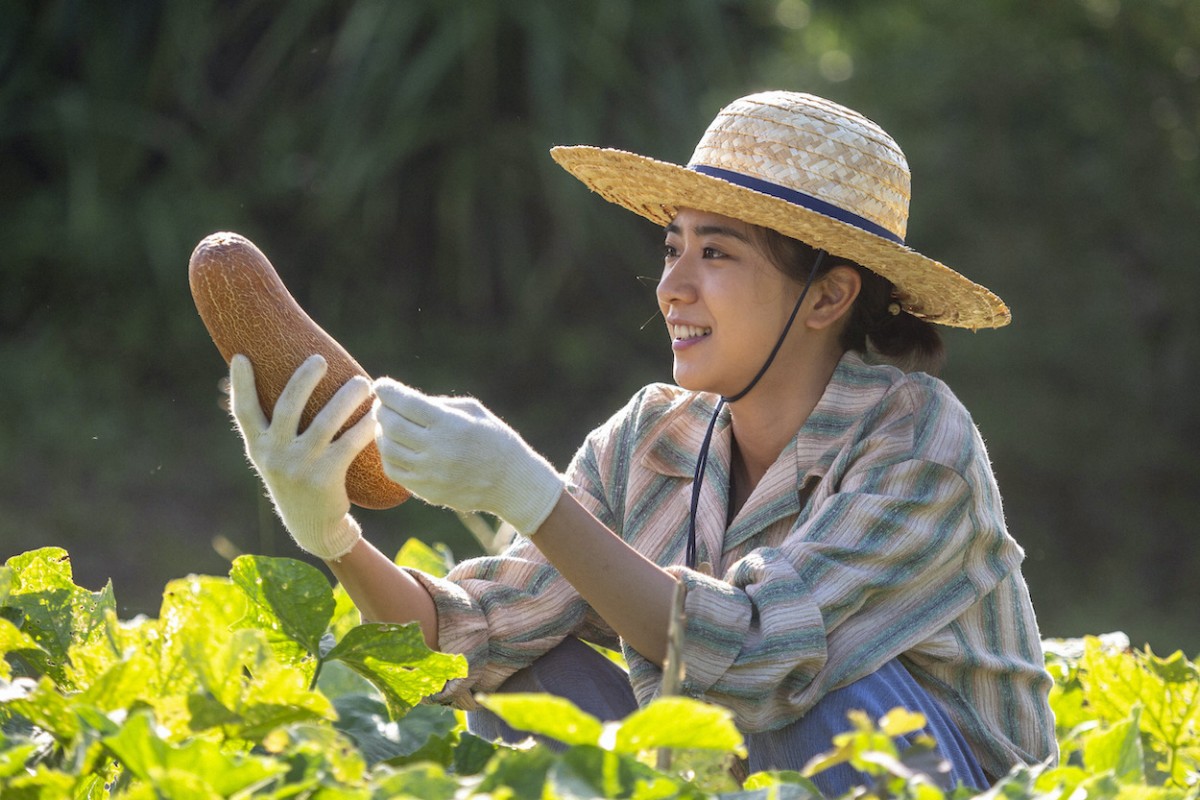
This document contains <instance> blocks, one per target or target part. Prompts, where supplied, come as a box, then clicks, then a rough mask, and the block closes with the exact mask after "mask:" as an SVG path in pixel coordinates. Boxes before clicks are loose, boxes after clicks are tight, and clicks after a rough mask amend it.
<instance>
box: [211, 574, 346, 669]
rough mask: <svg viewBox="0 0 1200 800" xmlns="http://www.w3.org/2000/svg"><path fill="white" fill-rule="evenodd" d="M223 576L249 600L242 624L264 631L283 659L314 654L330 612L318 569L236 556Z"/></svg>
mask: <svg viewBox="0 0 1200 800" xmlns="http://www.w3.org/2000/svg"><path fill="white" fill-rule="evenodd" d="M229 575H230V578H231V579H232V580H233V582H234V584H235V585H236V586H238V587H239V588H240V589H241V590H242V591H243V592H245V593H246V597H247V598H248V599H249V601H250V602H249V603H248V604H247V608H246V616H245V619H244V620H243V621H242V622H243V624H250V625H253V626H255V627H257V628H260V629H262V630H264V631H267V632H268V633H269V634H270V635H271V641H272V645H273V646H276V645H280V646H277V647H276V650H277V652H279V654H280V656H281V657H282V658H284V659H285V660H289V661H300V660H301V659H302V658H304V657H305V656H307V655H312V656H314V657H315V656H317V655H318V652H319V650H320V644H321V635H322V634H324V633H325V630H326V628H328V627H329V622H330V620H332V619H333V612H334V600H333V589H332V588H330V586H329V581H328V580H327V579H326V578H325V576H324V575H323V574H321V572H320V570H318V569H316V568H315V567H312V566H310V565H308V564H305V563H304V562H303V561H297V560H295V559H291V558H267V557H265V556H239V557H238V558H237V559H235V560H234V562H233V567H232V568H231V569H230V571H229ZM289 643H291V646H288V644H289Z"/></svg>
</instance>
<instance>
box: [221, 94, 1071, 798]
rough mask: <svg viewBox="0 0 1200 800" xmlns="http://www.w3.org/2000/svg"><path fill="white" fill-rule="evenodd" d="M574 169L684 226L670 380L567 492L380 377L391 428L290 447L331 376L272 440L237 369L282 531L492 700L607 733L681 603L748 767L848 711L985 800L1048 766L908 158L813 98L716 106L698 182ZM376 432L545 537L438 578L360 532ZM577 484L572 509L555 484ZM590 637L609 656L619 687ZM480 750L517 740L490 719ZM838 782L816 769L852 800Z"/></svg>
mask: <svg viewBox="0 0 1200 800" xmlns="http://www.w3.org/2000/svg"><path fill="white" fill-rule="evenodd" d="M553 155H554V157H555V159H556V160H557V161H558V162H559V163H560V164H562V166H564V167H565V168H566V169H567V170H569V171H570V172H571V173H572V174H574V175H575V176H576V177H578V178H579V179H580V180H582V181H583V182H584V183H585V184H587V185H588V186H589V187H591V188H592V189H593V190H595V191H597V192H599V193H600V194H601V195H602V196H604V197H605V198H606V199H608V200H610V201H612V202H616V203H619V204H621V205H623V206H625V207H627V208H629V209H631V210H633V211H635V212H636V213H639V214H641V215H642V216H645V217H647V218H649V219H651V220H653V221H655V222H657V223H659V224H661V225H664V226H665V247H664V262H663V271H662V278H661V280H660V282H659V284H658V289H657V296H658V303H659V307H660V310H661V311H662V315H663V318H664V320H665V321H666V325H667V332H668V336H669V337H670V341H671V347H672V351H673V354H674V378H675V381H676V383H677V386H667V385H652V386H648V387H646V388H645V389H643V390H641V391H640V392H639V393H638V394H636V395H635V396H634V397H633V399H632V400H631V401H630V402H629V403H628V404H627V405H626V407H625V408H624V409H622V410H621V411H619V412H618V413H617V414H616V415H615V416H613V418H612V419H611V420H610V421H609V422H608V423H606V424H605V425H604V426H602V427H601V428H599V429H598V430H596V431H595V432H593V433H592V434H591V435H590V436H589V437H588V438H587V440H586V442H585V443H584V445H583V446H582V448H581V449H580V450H579V452H578V453H577V455H576V456H575V458H574V460H573V462H572V464H571V466H570V468H569V469H568V470H567V472H566V475H565V477H564V476H560V475H559V474H558V473H557V472H556V470H555V469H554V468H553V467H552V466H551V465H550V464H549V463H547V462H546V460H545V459H543V458H542V457H540V456H539V455H537V454H536V453H534V452H533V451H532V450H531V449H530V448H529V447H528V446H527V445H526V444H525V443H524V442H523V441H522V440H521V438H520V437H519V436H518V435H517V434H516V433H515V432H514V431H513V430H512V429H511V428H509V427H508V426H507V425H505V424H504V423H503V422H502V421H500V420H499V419H497V418H496V417H495V416H494V415H492V414H491V413H490V412H489V411H488V410H487V409H486V408H484V407H483V406H482V405H480V404H479V403H478V402H477V401H475V400H471V399H461V398H446V397H430V396H427V395H424V394H422V393H420V392H418V391H417V390H415V389H413V388H411V387H408V386H405V385H403V384H400V383H398V382H396V381H393V380H390V379H386V378H385V379H381V380H379V381H376V383H375V386H374V390H375V392H376V395H377V397H378V402H377V406H376V414H375V419H374V421H372V420H371V419H370V418H364V420H363V421H361V422H360V423H358V424H357V425H356V426H355V427H353V428H352V429H351V430H350V431H348V432H347V433H346V434H344V435H343V436H342V437H341V438H340V439H338V440H337V441H335V442H333V443H332V444H330V443H329V442H330V439H331V438H332V436H333V433H334V431H336V430H338V428H339V427H340V426H341V424H342V422H343V421H344V420H345V419H346V418H347V417H348V415H349V414H350V412H351V411H352V410H353V409H354V408H356V407H357V406H358V405H359V403H361V402H362V401H363V400H364V399H365V398H366V397H367V396H368V394H369V392H370V389H371V387H370V386H368V385H367V382H366V381H365V379H358V380H354V381H351V382H349V383H348V384H347V385H346V386H345V387H343V388H342V390H341V391H339V392H338V394H337V395H335V397H334V398H333V399H332V400H331V401H330V403H329V404H328V405H327V406H326V408H325V409H324V410H323V411H322V412H321V413H320V414H319V415H318V418H317V420H315V421H314V422H313V424H312V425H311V426H310V427H309V429H308V430H307V431H306V432H305V433H304V434H303V435H301V436H299V437H297V436H296V434H295V431H296V423H297V420H298V418H299V410H300V409H301V408H302V407H303V406H304V404H305V401H306V400H307V398H308V396H309V394H310V393H311V391H312V389H313V387H314V386H315V385H316V383H317V382H318V381H319V380H320V377H321V375H322V374H323V372H324V366H323V363H322V362H321V360H320V359H319V358H314V359H310V360H309V361H308V362H306V363H305V364H304V365H303V366H302V367H301V368H300V369H299V370H298V371H297V373H296V375H295V376H294V378H293V380H292V382H291V384H290V385H289V386H288V388H287V389H286V390H285V392H284V393H283V395H282V396H281V397H280V399H279V402H278V405H277V407H276V409H275V415H274V420H275V422H274V424H273V425H268V424H267V422H266V419H265V416H264V415H263V412H262V411H261V409H260V408H259V407H258V404H257V402H256V400H255V399H254V398H255V393H254V390H253V374H252V373H251V370H250V367H249V363H248V361H246V359H244V358H241V357H239V358H236V359H235V360H234V363H233V365H232V383H233V389H234V413H235V415H236V417H237V421H238V424H239V427H240V429H241V430H242V433H243V436H244V437H245V438H246V442H247V451H248V453H249V455H250V458H251V460H252V461H253V463H254V464H255V466H256V468H257V469H258V471H259V472H260V474H261V475H262V477H263V479H264V482H265V483H266V485H267V487H268V489H269V490H270V492H271V495H272V497H273V499H274V501H275V503H276V506H277V509H278V511H279V513H280V515H281V517H282V518H283V521H284V523H285V525H286V526H287V528H288V530H289V531H290V532H291V533H292V535H293V536H294V537H295V538H296V541H297V542H298V543H299V544H300V546H301V547H303V548H304V549H306V550H308V551H309V552H312V553H314V554H316V555H318V556H320V557H322V558H324V559H326V560H327V561H328V563H329V565H330V568H331V569H332V571H333V572H334V574H335V575H336V577H337V578H338V579H339V580H340V581H341V582H342V583H343V585H344V586H345V587H346V589H347V590H348V591H349V593H350V595H351V597H352V598H353V599H354V601H355V603H356V604H357V605H358V607H359V609H360V611H361V612H362V614H363V616H364V617H365V618H367V619H373V620H389V621H401V622H405V621H412V620H416V621H418V622H420V624H421V627H422V630H423V631H424V634H425V637H426V640H427V641H428V643H429V644H430V646H432V647H436V648H439V649H441V650H444V651H447V652H457V653H463V654H464V655H466V657H467V659H468V661H469V664H470V675H469V677H467V678H465V679H462V680H459V681H453V682H451V683H450V684H448V685H447V686H446V688H445V690H444V691H443V692H442V693H441V694H440V695H438V696H437V697H436V698H434V699H436V700H440V701H443V702H453V703H456V704H458V705H460V706H462V707H467V708H469V707H471V701H470V693H471V692H472V691H496V690H523V689H529V688H535V689H546V690H549V691H553V692H556V693H559V694H564V695H567V696H569V697H571V698H572V699H573V700H575V701H576V702H577V703H579V704H580V705H582V706H583V707H585V708H587V709H589V710H591V711H593V713H598V714H601V715H603V716H606V717H610V718H611V717H616V716H620V715H622V714H624V713H626V712H628V711H629V710H630V709H631V708H632V707H633V706H634V702H635V701H634V695H636V700H637V702H643V703H644V702H646V701H648V700H649V699H650V698H652V697H653V695H654V694H655V692H656V691H657V690H658V687H659V682H660V677H661V665H662V663H663V660H664V656H665V653H666V640H667V628H668V624H669V618H670V608H671V598H672V594H673V591H674V589H675V586H676V585H677V583H682V584H683V586H684V588H685V589H686V600H685V610H686V617H687V625H686V631H685V639H684V646H683V661H684V664H685V669H686V678H685V681H684V687H683V688H684V691H685V692H687V693H688V694H692V695H696V696H702V697H705V698H707V699H709V700H712V701H714V702H717V703H721V704H723V705H725V706H727V707H728V708H730V709H731V710H732V711H733V712H734V715H735V719H736V721H737V723H738V725H739V727H740V728H741V729H742V731H743V732H744V733H745V734H746V737H747V747H748V750H749V754H750V768H751V769H754V770H757V769H768V768H776V769H799V768H801V767H802V766H803V765H804V763H805V762H806V761H807V760H808V759H809V758H810V757H811V756H813V755H815V754H817V753H820V752H822V751H824V750H827V749H828V748H829V742H830V737H831V736H832V735H833V733H835V732H837V731H839V730H844V729H846V727H848V725H847V723H846V720H845V712H846V711H847V710H848V709H851V708H861V709H865V710H866V711H868V713H871V714H873V715H876V716H878V715H880V714H882V713H884V712H886V711H887V710H889V709H891V708H893V707H895V706H898V705H902V706H906V707H908V708H910V709H913V710H918V711H921V712H923V713H924V714H925V715H926V717H927V718H928V719H929V730H930V731H931V732H932V733H933V735H934V736H935V738H936V739H937V741H938V743H939V748H940V750H941V752H942V754H943V755H944V756H945V757H946V758H947V760H948V761H949V762H950V764H951V766H952V771H951V773H950V775H949V779H950V780H951V781H953V782H958V783H965V784H968V785H972V786H975V787H980V788H982V787H983V786H985V785H986V784H987V783H988V782H990V781H992V780H994V779H995V778H997V777H998V776H1000V775H1002V774H1004V773H1005V772H1007V771H1008V769H1009V768H1010V767H1012V766H1013V765H1015V764H1018V763H1033V762H1036V761H1041V760H1044V759H1047V758H1053V757H1054V756H1055V744H1054V737H1053V732H1054V730H1053V729H1054V725H1053V718H1052V716H1051V713H1050V710H1049V707H1048V705H1047V702H1046V695H1047V692H1048V689H1049V686H1050V681H1049V678H1048V676H1047V675H1046V673H1045V671H1044V668H1043V664H1042V654H1041V650H1040V642H1039V637H1038V630H1037V625H1036V621H1035V618H1034V614H1033V610H1032V608H1031V605H1030V602H1029V596H1028V591H1027V590H1026V587H1025V584H1024V581H1023V579H1022V577H1021V574H1020V570H1019V564H1020V561H1021V558H1022V553H1021V550H1020V548H1019V547H1018V546H1017V544H1016V543H1015V542H1014V541H1013V540H1012V539H1011V538H1010V537H1009V535H1008V533H1007V532H1006V530H1005V526H1004V520H1003V515H1002V511H1001V505H1000V497H999V493H998V491H997V488H996V484H995V480H994V478H993V476H992V473H991V470H990V467H989V463H988V459H987V454H986V452H985V450H984V445H983V442H982V440H981V439H980V437H979V434H978V432H977V431H976V429H975V427H974V425H973V423H972V422H971V419H970V416H969V415H968V414H967V412H966V411H965V409H963V407H962V406H961V404H960V403H959V402H958V400H957V399H956V398H955V397H954V395H953V394H952V393H951V392H950V390H949V389H948V388H947V387H946V386H945V384H943V383H942V382H941V381H939V380H937V379H936V378H932V377H929V376H928V375H927V374H925V373H922V372H912V373H906V372H903V371H901V370H900V369H897V368H896V367H895V366H890V365H884V364H878V363H875V362H877V361H881V360H889V359H890V360H892V361H895V362H905V363H907V364H909V365H917V366H922V365H923V366H925V367H927V368H928V367H933V366H936V363H937V361H938V359H939V358H940V354H941V345H940V339H939V338H938V336H937V333H936V329H934V328H933V325H932V324H931V323H942V324H947V325H955V326H960V327H969V328H983V327H995V326H999V325H1003V324H1006V323H1007V322H1008V320H1009V314H1008V309H1007V308H1006V307H1005V306H1004V304H1003V303H1002V302H1001V301H1000V300H999V298H997V297H996V296H995V295H993V294H992V293H991V292H989V291H988V290H986V289H984V288H983V287H981V286H978V285H976V284H974V283H972V282H970V281H968V280H967V279H965V278H963V277H962V276H961V275H959V274H958V273H956V272H954V271H952V270H950V269H949V268H947V267H945V266H943V265H941V264H939V263H938V262H936V261H933V260H931V259H928V258H926V257H924V256H922V255H920V254H919V253H916V252H914V251H913V250H911V249H909V248H907V247H905V246H904V244H903V237H904V233H905V227H906V224H907V213H908V180H909V176H908V168H907V164H906V163H905V160H904V156H903V154H902V153H901V151H900V149H899V147H898V146H897V145H896V144H895V142H894V141H892V139H891V138H890V137H889V136H888V135H887V134H886V133H885V132H884V131H882V130H881V129H880V128H879V127H878V126H876V125H875V124H874V123H872V122H870V121H869V120H867V119H865V118H864V117H862V116H861V115H859V114H857V113H855V112H853V111H851V110H849V109H846V108H844V107H842V106H839V105H837V104H834V103H831V102H829V101H826V100H822V99H820V98H816V97H813V96H810V95H805V94H797V93H789V92H767V93H761V94H756V95H751V96H749V97H745V98H742V99H740V100H737V101H735V102H734V103H732V104H730V105H729V106H727V107H726V108H724V109H722V111H721V112H720V114H719V115H718V117H717V118H716V120H714V122H713V124H712V125H711V126H710V127H709V129H708V131H707V132H706V133H705V135H704V137H703V138H702V139H701V141H700V144H699V145H698V147H697V149H696V151H695V154H694V156H693V158H692V160H691V162H690V163H689V164H688V166H686V167H681V166H676V165H671V164H665V163H662V162H658V161H654V160H653V159H648V158H645V157H642V156H637V155H633V154H630V153H624V152H621V151H614V150H600V149H596V148H589V147H569V148H555V150H554V151H553ZM372 437H374V438H375V440H376V441H377V442H378V445H379V448H380V451H381V453H382V455H383V459H384V464H385V468H386V470H387V472H388V474H389V476H391V477H392V478H393V479H394V480H396V481H397V482H399V483H401V484H403V485H405V486H407V487H408V488H409V489H411V490H412V491H413V493H414V494H416V495H417V496H419V497H422V498H424V499H425V500H426V501H428V502H431V503H435V504H439V505H445V506H448V507H451V508H455V509H460V510H478V511H486V512H490V513H493V514H495V515H497V516H499V517H501V518H502V519H504V520H506V521H508V522H509V523H511V524H512V525H513V526H514V527H515V528H516V529H517V530H518V531H520V532H521V533H522V534H524V535H525V537H527V538H524V539H522V540H521V541H519V542H518V543H517V544H516V545H514V546H513V547H512V548H511V549H510V550H509V551H508V552H506V553H505V554H504V555H502V556H499V557H495V558H482V559H475V560H472V561H468V562H465V563H463V564H461V565H459V566H458V567H457V568H456V569H455V570H454V571H453V572H452V573H451V574H450V575H449V576H448V577H447V578H446V579H444V580H441V579H436V578H433V577H430V576H428V575H424V574H422V573H420V572H417V571H413V570H403V569H399V568H397V567H395V565H393V564H392V562H391V560H390V559H388V558H387V557H386V556H383V555H382V554H381V553H380V552H379V551H378V550H376V549H375V548H374V547H372V546H371V545H370V544H369V543H368V542H367V541H366V540H365V539H363V538H362V535H361V530H360V527H359V525H358V523H357V522H356V521H355V520H354V518H353V517H352V516H350V514H349V503H348V502H347V500H346V496H345V490H344V488H343V478H344V473H345V470H346V467H347V465H348V464H349V463H350V461H351V460H352V459H353V457H354V455H355V454H356V453H357V452H358V451H359V450H360V449H361V448H362V447H363V446H365V445H366V443H368V442H369V441H370V440H371V439H372ZM564 488H565V489H566V491H564ZM579 639H584V640H588V641H594V642H598V643H601V644H605V645H609V646H615V645H616V644H617V643H618V642H619V643H620V645H621V646H622V647H623V649H624V653H625V655H626V658H627V660H628V662H629V665H630V675H629V678H630V681H631V683H632V693H631V687H630V684H629V682H627V681H626V680H625V678H624V676H623V674H620V673H619V671H616V670H614V669H612V668H610V667H608V666H607V662H604V661H603V660H602V659H599V658H598V657H597V658H592V656H591V651H590V650H589V649H588V648H586V647H584V646H582V645H581V644H580V643H579V641H578V640H579ZM472 724H473V725H474V726H475V727H476V729H478V730H481V731H492V732H496V733H500V734H508V735H511V734H512V732H511V731H505V730H504V729H503V726H501V725H497V724H495V720H494V718H491V717H489V716H488V715H486V714H484V713H483V712H479V713H476V714H473V715H472ZM855 777H856V776H855V775H854V773H853V771H852V770H850V768H849V767H846V766H843V767H841V768H839V769H838V770H831V771H829V772H826V773H822V774H821V775H819V776H818V785H820V786H821V788H822V789H823V790H824V791H826V792H828V793H830V794H840V793H841V792H842V791H844V790H845V789H846V788H847V787H849V786H851V785H852V784H853V782H854V780H855Z"/></svg>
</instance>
